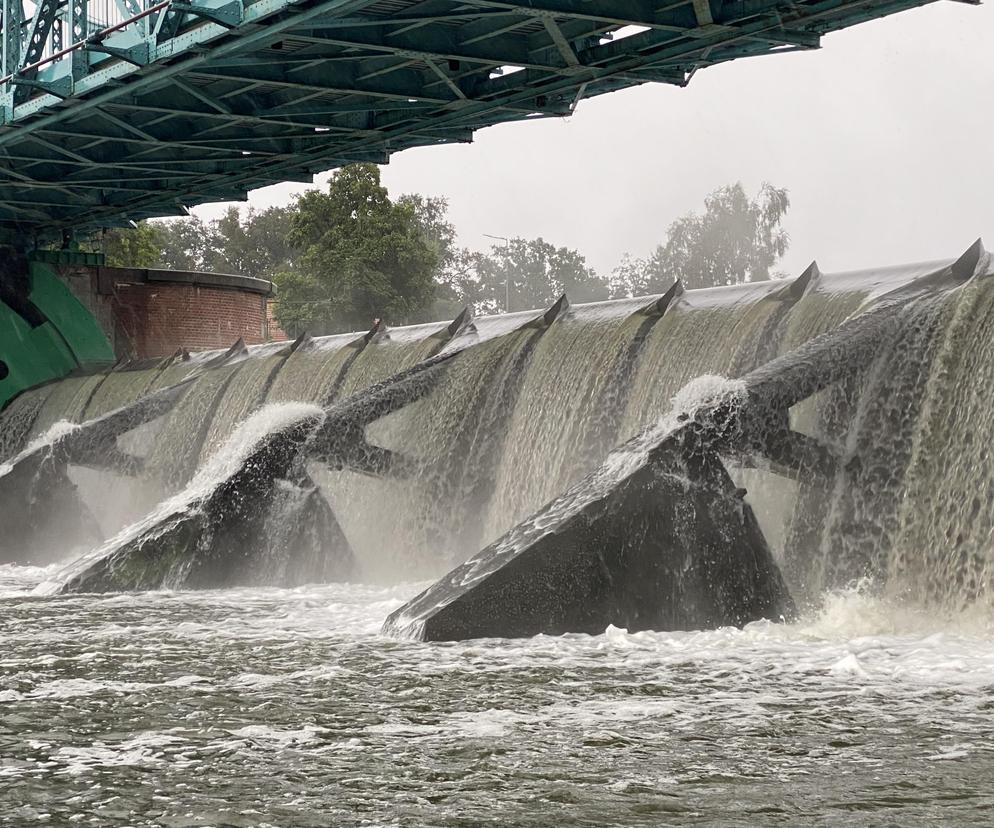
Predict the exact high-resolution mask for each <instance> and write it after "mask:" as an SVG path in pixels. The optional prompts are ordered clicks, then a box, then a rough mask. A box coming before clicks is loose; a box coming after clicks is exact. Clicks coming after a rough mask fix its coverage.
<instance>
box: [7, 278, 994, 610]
mask: <svg viewBox="0 0 994 828" xmlns="http://www.w3.org/2000/svg"><path fill="white" fill-rule="evenodd" d="M948 266H949V263H948V262H940V263H935V262H930V263H924V264H920V265H913V266H907V267H900V268H884V269H878V270H873V271H860V272H853V273H841V274H830V273H820V272H819V271H818V269H817V267H816V266H814V265H812V267H811V268H809V270H808V271H806V272H805V275H804V277H803V278H802V279H801V280H798V281H797V282H796V283H794V284H791V283H788V282H784V281H771V282H761V283H754V284H747V285H739V286H734V287H727V288H713V289H709V290H700V291H687V292H684V293H682V294H680V293H679V292H675V293H673V295H672V296H670V295H669V294H667V297H666V299H665V301H664V302H660V301H657V300H659V297H645V298H641V299H638V300H625V301H620V302H607V303H595V304H591V305H582V306H577V307H574V308H571V309H569V310H568V311H565V310H564V311H562V312H561V313H559V315H558V316H553V317H550V318H548V319H543V317H542V316H541V312H540V311H532V312H528V313H519V314H509V315H504V316H499V317H487V318H482V319H478V320H475V321H474V323H473V324H472V325H471V326H469V327H468V328H464V329H460V332H457V331H455V330H452V329H451V328H452V326H449V328H446V327H445V325H444V324H442V323H439V324H434V325H421V326H411V327H408V328H397V329H391V330H385V329H382V328H378V329H376V330H374V331H371V332H370V333H368V334H365V335H363V334H357V333H354V334H346V335H341V336H331V337H321V338H317V339H307V338H304V339H302V340H300V341H298V342H297V343H295V344H294V345H292V346H291V344H290V343H282V344H278V345H269V346H258V347H254V348H250V349H247V350H246V349H241V350H233V351H232V352H231V353H228V354H221V353H216V352H215V353H211V354H197V355H193V356H192V357H190V356H188V355H179V356H177V357H176V358H174V359H173V360H170V361H166V362H165V363H163V364H160V365H155V366H150V367H149V366H131V367H127V366H126V367H125V368H123V369H118V370H115V371H111V372H109V373H104V374H95V375H92V376H74V377H70V378H67V379H64V380H62V381H59V382H56V383H52V384H50V385H47V386H44V387H41V388H38V389H34V390H32V391H29V392H26V393H24V394H21V395H20V396H19V397H17V398H16V399H15V400H14V401H12V402H11V403H10V404H9V405H8V406H7V408H6V409H5V410H4V411H3V412H0V460H2V459H3V458H4V457H7V458H9V457H11V456H13V455H14V454H16V452H17V451H19V450H20V449H21V448H22V447H23V446H24V445H25V444H26V443H27V441H28V440H30V439H32V438H33V437H37V436H38V435H39V434H42V433H44V432H45V431H46V430H47V429H49V428H50V427H51V426H52V425H53V424H54V423H56V422H58V421H60V420H67V421H69V422H80V421H81V420H85V419H91V418H93V417H95V416H99V415H100V414H104V413H106V412H108V411H111V410H114V409H115V408H117V407H119V406H121V405H127V404H128V403H130V402H133V401H134V400H136V399H138V398H140V397H141V396H142V395H143V394H146V393H148V392H150V391H152V390H155V389H158V388H164V387H167V386H169V385H172V384H173V383H175V382H177V381H179V380H181V379H183V378H185V377H188V376H195V377H196V379H195V380H194V381H193V382H192V385H191V387H190V388H189V390H188V391H187V392H186V394H185V396H184V397H183V398H182V400H181V401H180V402H179V403H178V404H177V405H176V406H175V407H174V408H173V409H172V410H171V411H169V412H168V413H167V414H165V415H163V416H161V417H160V418H158V419H157V420H155V421H153V422H150V423H147V424H145V425H142V426H140V427H139V428H136V429H134V430H133V431H132V432H130V433H128V434H124V435H122V436H121V437H119V439H118V446H119V447H121V448H122V449H123V450H126V451H130V452H132V453H134V454H136V455H139V456H143V457H145V469H144V471H143V472H142V474H141V476H140V478H139V479H138V480H137V481H129V479H128V478H126V477H124V478H122V477H117V478H115V479H116V482H115V483H113V485H112V483H111V482H110V481H109V476H108V475H107V474H105V473H103V472H101V471H94V470H81V469H76V468H74V469H72V470H71V475H72V478H73V480H74V481H75V482H76V483H77V484H78V485H79V487H80V489H81V490H82V493H83V496H84V499H85V500H86V501H87V503H88V504H90V505H91V507H92V509H93V511H94V514H96V515H97V518H98V523H99V524H100V526H101V528H102V529H103V530H104V532H105V533H109V532H111V531H117V530H119V529H120V528H121V526H120V525H119V523H120V517H119V516H118V515H117V514H116V513H114V512H107V513H103V512H101V508H102V507H101V506H100V503H99V501H100V499H101V496H103V497H104V499H106V497H107V493H108V492H113V493H115V494H114V498H115V499H116V498H120V499H121V500H122V501H123V500H127V498H128V497H129V495H128V493H127V492H124V491H123V489H124V488H129V489H134V491H135V492H138V493H141V496H140V497H139V496H138V495H137V494H135V495H134V497H133V499H136V503H138V502H140V503H141V504H143V508H147V507H148V503H149V500H150V498H151V499H152V502H155V498H160V499H161V498H162V497H166V496H169V495H175V494H177V493H178V492H180V491H181V490H182V489H183V487H184V486H186V485H188V484H189V481H190V480H191V479H192V478H194V477H195V476H196V474H197V472H198V470H199V469H202V468H203V467H204V466H205V465H206V464H208V463H211V462H216V461H217V460H216V455H217V453H218V452H219V451H223V450H225V449H223V448H222V447H223V446H224V445H225V444H226V442H227V441H228V440H229V438H230V435H231V434H232V433H233V432H234V431H235V430H236V429H237V427H238V426H239V424H240V423H242V422H244V421H245V420H246V418H248V417H249V416H250V415H252V414H253V412H255V411H257V410H258V409H259V408H260V407H262V406H263V405H265V404H268V403H278V402H296V403H311V404H313V403H317V404H318V405H321V406H328V405H331V404H333V403H334V402H335V401H341V400H345V399H348V398H349V397H351V396H352V395H354V394H356V393H358V392H361V391H363V389H366V388H369V387H371V386H372V385H374V384H375V383H377V382H381V381H383V380H386V379H387V378H389V377H391V376H393V375H395V374H397V373H398V372H400V371H403V370H405V369H407V368H410V367H411V366H414V365H416V364H418V363H420V362H421V361H422V360H425V359H427V358H429V357H431V356H432V355H434V354H436V353H438V352H439V351H441V350H443V349H447V348H451V349H464V350H462V351H461V352H460V353H459V354H458V355H457V356H455V357H453V358H452V360H451V365H450V367H449V368H448V369H447V371H446V373H445V374H444V375H443V377H442V379H441V381H440V382H439V384H438V385H437V386H436V387H434V389H433V390H431V391H430V393H428V394H427V396H425V397H424V398H423V399H420V400H419V401H417V402H414V403H412V404H410V405H409V406H407V407H404V408H402V409H400V410H398V411H396V412H394V413H393V414H390V415H389V416H386V417H383V418H382V419H379V420H376V421H374V422H373V423H372V424H371V425H370V426H369V427H368V429H367V431H366V434H367V438H368V439H369V441H370V442H371V443H372V444H373V445H375V446H379V447H382V448H385V449H389V450H392V451H394V452H396V453H398V455H400V456H401V457H402V458H403V459H404V464H403V465H404V468H406V469H407V470H408V471H409V475H408V476H400V477H390V476H388V477H385V478H380V477H374V476H371V475H370V474H368V473H363V472H359V471H355V470H348V469H342V470H339V469H333V468H328V467H325V466H322V465H321V464H317V463H314V462H311V463H310V464H309V466H308V469H307V471H308V473H309V475H310V479H312V480H313V481H314V482H315V483H316V484H318V486H319V490H320V496H322V497H324V498H325V500H326V501H327V503H328V504H330V506H331V509H332V511H333V513H334V517H335V518H336V519H337V521H338V522H339V523H340V525H341V528H342V531H344V533H345V535H346V536H347V538H348V541H349V543H350V544H351V546H352V547H353V549H354V550H355V553H356V556H357V562H356V563H357V567H358V572H357V576H356V577H358V578H360V579H362V580H370V581H391V580H398V579H407V578H413V577H428V576H434V575H438V574H441V573H442V572H443V571H445V570H447V569H449V568H451V567H452V566H453V565H455V564H458V563H460V562H462V561H464V560H465V559H467V558H468V557H469V556H471V555H473V554H475V553H476V552H477V550H479V549H480V548H481V547H482V546H484V545H486V544H487V543H489V542H491V541H493V540H495V539H496V538H498V537H499V536H500V535H502V534H503V533H505V532H506V531H507V530H508V529H510V528H511V527H513V526H514V525H515V524H517V523H519V522H520V521H521V520H523V519H524V518H526V517H527V516H529V515H531V514H533V513H534V512H536V511H537V510H538V509H540V508H541V507H542V506H543V505H544V504H546V503H548V502H550V501H551V500H553V499H554V498H555V497H557V496H558V495H560V494H561V493H562V492H563V491H564V490H566V489H567V488H569V487H570V486H571V485H573V484H574V483H576V481H577V480H578V479H580V478H581V477H582V476H584V475H585V474H587V473H588V472H590V471H591V470H592V469H593V468H595V467H596V466H597V465H598V464H599V463H601V462H602V461H603V460H604V458H605V457H606V456H607V454H608V452H609V451H610V450H611V449H612V448H613V447H614V446H616V445H617V444H619V443H621V442H623V441H624V440H626V439H629V438H630V437H632V436H633V435H635V434H637V433H639V432H640V431H641V430H642V429H643V428H645V427H646V426H647V425H649V424H651V423H653V422H656V421H657V420H659V418H660V417H662V416H664V415H666V414H667V413H668V412H669V411H670V410H671V408H672V401H673V399H674V397H675V396H676V395H677V394H678V392H680V390H681V389H683V388H684V387H685V386H686V385H687V384H688V383H690V382H691V381H692V380H694V379H695V378H697V377H700V376H702V375H716V376H723V377H727V378H735V377H739V376H742V375H744V374H746V373H748V372H749V371H751V370H753V369H755V368H757V367H758V366H760V365H763V364H765V363H766V362H768V361H769V360H770V359H772V358H774V357H776V356H777V355H782V354H787V353H789V352H791V351H792V350H794V349H796V348H797V347H798V346H800V345H802V344H804V343H805V342H807V341H809V340H811V339H812V338H814V337H816V336H818V335H819V334H822V333H825V332H827V331H831V330H834V329H835V328H837V327H838V326H839V325H840V324H841V323H843V322H844V321H845V320H847V319H849V318H850V317H852V316H854V315H856V314H859V313H862V312H864V311H866V310H867V309H868V308H872V307H874V305H875V303H877V302H879V301H880V300H881V298H882V297H885V296H887V295H890V294H891V293H893V292H894V291H897V290H903V289H905V288H906V287H907V286H909V285H915V284H918V282H919V281H920V280H921V279H923V278H924V277H927V276H928V274H931V273H935V272H937V271H939V270H941V269H942V268H948ZM905 314H906V319H905V324H904V325H903V327H902V328H901V333H900V334H899V335H898V336H897V337H896V338H895V339H894V341H893V342H891V343H890V345H889V347H888V348H886V349H885V351H884V352H883V353H881V354H880V355H879V356H878V357H877V358H876V359H875V361H874V362H873V363H872V364H871V365H868V366H866V367H865V370H863V371H862V372H861V373H860V374H859V375H858V376H856V377H855V378H852V379H849V380H847V381H846V382H842V383H837V384H835V385H833V386H831V387H828V388H826V389H825V390H823V391H821V392H819V393H816V394H814V395H812V396H811V397H809V398H808V399H807V400H805V401H804V402H802V403H800V404H798V405H796V406H794V407H793V408H792V409H791V411H790V424H791V427H792V428H793V429H794V430H796V431H797V432H800V433H802V434H805V435H808V436H809V437H811V438H815V439H817V440H819V441H821V442H822V444H823V445H824V446H826V447H827V448H828V449H829V450H830V451H831V452H834V453H835V455H836V456H837V461H836V465H835V466H834V467H833V468H832V469H830V470H826V469H815V468H812V469H802V470H801V471H800V472H797V473H794V474H791V475H787V476H784V474H783V472H782V470H781V472H780V473H778V474H775V473H774V470H773V469H772V468H771V467H769V466H768V465H767V464H764V463H763V462H752V461H746V460H743V459H742V458H729V459H728V461H727V463H728V466H729V471H730V473H731V474H732V476H733V478H734V479H735V480H736V483H737V484H738V485H740V486H742V487H743V488H745V489H746V490H747V492H748V494H747V495H746V499H747V501H748V502H749V503H750V504H751V505H752V507H753V508H754V510H755V512H756V515H757V518H758V520H759V522H760V524H761V526H762V528H763V531H764V533H765V534H766V536H767V539H768V540H769V542H770V546H771V548H772V549H773V550H774V553H775V555H776V557H777V558H778V559H779V560H780V562H781V564H782V566H783V567H784V574H785V577H786V578H787V581H788V584H789V586H790V588H791V590H792V591H794V592H795V594H796V595H797V596H798V597H799V598H800V599H801V600H806V599H807V600H816V599H817V598H818V596H819V595H820V594H821V592H822V591H823V590H824V589H829V588H835V587H839V586H843V585H845V584H846V583H848V582H849V581H851V580H853V579H857V578H864V577H866V578H870V579H873V580H875V581H876V582H877V583H878V585H879V587H880V588H881V589H886V590H889V591H892V592H893V593H894V594H895V595H901V596H906V597H910V598H913V599H915V600H917V601H923V602H936V603H938V604H942V605H944V606H957V605H960V604H962V603H964V602H968V601H973V600H977V599H982V600H987V599H986V597H985V596H986V595H987V594H988V593H989V591H990V589H991V586H992V583H991V580H992V577H994V553H992V550H991V546H992V544H991V540H990V538H991V536H992V534H994V512H992V511H991V509H990V503H991V500H992V495H994V463H992V462H991V458H990V457H989V452H990V451H992V450H991V449H990V448H989V447H990V446H991V445H994V403H992V397H991V394H992V391H991V389H992V388H994V344H992V343H994V280H990V279H987V278H980V279H975V280H973V281H972V282H970V283H969V284H967V285H966V286H965V287H963V288H961V289H958V290H955V291H952V292H946V293H928V292H927V291H926V292H925V293H924V294H923V295H922V296H921V297H920V298H919V299H917V300H915V301H914V302H912V303H911V304H909V305H908V307H907V309H906V311H905ZM453 335H455V336H456V339H455V340H452V341H451V342H450V341H449V340H450V338H451V337H452V336H453ZM114 486H117V487H120V488H119V489H117V488H114ZM317 496H319V495H318V494H317V493H315V492H314V491H313V489H308V488H306V487H303V488H298V489H294V490H292V491H291V490H289V489H288V490H287V494H286V500H287V508H286V510H285V511H286V513H287V514H295V513H296V511H299V510H300V509H301V508H303V505H302V504H305V503H306V502H308V498H314V497H317ZM137 508H139V507H138V506H137V505H135V506H133V507H130V510H128V509H126V510H124V511H125V512H127V513H128V514H132V513H133V512H134V511H135V509H137ZM295 510H296V511H295ZM133 517H134V515H133V514H132V519H133ZM274 531H275V530H274ZM274 537H275V535H274ZM277 565H278V564H276V563H274V566H277Z"/></svg>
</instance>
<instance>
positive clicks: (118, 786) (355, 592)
mask: <svg viewBox="0 0 994 828" xmlns="http://www.w3.org/2000/svg"><path fill="white" fill-rule="evenodd" d="M47 574H50V573H46V571H45V570H39V569H31V568H27V567H10V566H8V567H3V568H0V594H2V596H3V597H2V598H0V600H2V607H3V611H2V613H0V640H2V641H3V643H4V644H3V650H2V652H0V710H2V724H0V825H11V826H15V825H16V826H21V825H35V824H40V825H99V826H125V825H129V826H263V825H274V826H276V825H278V826H342V827H343V828H344V826H360V825H367V826H373V825H384V826H385V825H403V826H473V825H483V824H491V825H509V826H510V825H515V826H517V825H520V826H552V825H560V826H565V825H578V826H579V825H584V826H614V825H626V826H627V825H645V826H664V825H743V826H756V825H777V824H792V825H796V824H804V825H840V824H846V825H881V826H883V825H910V824H915V823H917V824H922V825H976V824H980V823H985V822H987V821H988V820H990V819H991V818H992V814H994V793H992V791H991V788H990V780H991V778H992V775H994V626H992V625H991V622H990V621H989V620H988V619H986V618H984V617H982V616H971V615H969V614H960V615H957V616H954V617H947V618H944V619H939V618H936V617H934V616H930V615H925V614H920V613H917V612H913V611H909V610H902V609H900V608H898V607H894V606H889V605H887V604H886V603H882V602H880V601H879V600H876V599H872V598H869V597H867V596H866V595H864V594H862V593H861V592H859V591H857V590H851V591H848V592H841V593H837V594H833V595H831V596H829V597H827V598H826V599H825V601H824V604H823V606H821V607H820V608H818V609H816V610H814V611H812V612H811V613H809V614H808V615H807V616H806V617H805V618H803V619H802V620H801V621H799V622H798V623H796V624H791V625H776V624H769V623H765V622H763V623H756V624H752V625H749V626H748V627H746V628H745V629H744V630H737V629H721V630H716V631H712V632H686V633H639V634H635V635H630V634H628V633H626V632H624V631H623V630H617V629H613V628H611V629H608V630H607V631H606V632H605V633H604V634H603V635H599V636H594V637H590V636H581V635H575V636H563V637H559V638H550V637H541V636H540V637H538V638H534V639H528V640H520V641H508V640H480V641H473V642H468V643H461V644H448V645H438V644H433V645H427V644H418V643H413V642H407V641H398V640H392V639H387V638H384V637H382V636H381V635H380V634H379V628H380V625H381V623H382V621H383V618H384V617H385V616H386V615H387V613H388V612H389V611H391V610H393V609H395V608H396V607H398V606H399V605H400V604H401V603H402V602H403V601H404V600H405V599H407V598H409V597H411V596H412V595H413V594H414V593H415V592H417V591H418V590H419V589H420V588H421V587H423V586H424V584H410V585H402V586H394V587H362V586H355V585H352V586H344V585H336V586H324V587H309V588H301V589H297V590H250V589H237V590H226V591H218V592H187V593H169V592H164V593H146V594H141V595H113V596H92V595H91V596H75V597H61V598H38V597H33V596H32V595H31V594H30V592H31V588H32V585H33V584H34V583H35V582H37V581H40V580H42V579H44V578H45V577H46V575H47Z"/></svg>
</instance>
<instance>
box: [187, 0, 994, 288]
mask: <svg viewBox="0 0 994 828" xmlns="http://www.w3.org/2000/svg"><path fill="white" fill-rule="evenodd" d="M822 44H823V45H822V48H821V49H820V50H818V51H813V52H806V53H796V54H788V55H777V56H769V57H760V58H749V59H746V60H739V61H735V62H733V63H730V64H725V65H723V66H718V67H713V68H710V69H705V70H702V71H701V72H699V73H697V75H695V76H694V78H693V80H692V81H691V83H690V85H689V86H687V87H686V88H685V89H678V88H675V87H671V86H664V85H661V84H659V85H656V84H652V85H645V86H642V87H639V88H635V89H629V90H626V91H622V92H615V93H612V94H609V95H605V96H602V97H599V98H596V99H593V100H588V101H583V102H582V103H581V104H580V106H579V107H578V108H577V111H576V113H575V114H574V115H573V116H572V117H570V118H567V119H562V120H558V119H556V120H547V121H540V122H536V123H521V124H510V125H504V126H498V127H493V128H490V129H485V130H481V131H480V132H478V133H477V134H476V138H475V141H474V143H473V144H468V145H456V146H447V147H432V148H425V149H413V150H407V151H405V152H403V153H399V154H397V155H394V156H393V158H392V160H391V162H390V164H389V165H388V166H387V167H384V169H383V180H384V183H385V184H386V185H387V187H388V188H389V190H390V193H391V195H399V194H401V193H404V192H420V193H425V194H426V195H438V196H444V197H445V198H447V199H448V200H449V213H450V219H451V220H452V222H453V223H454V224H455V226H456V229H457V231H458V233H459V237H460V241H461V243H462V244H464V245H467V246H470V247H475V248H478V249H482V248H486V247H487V246H489V245H490V244H492V242H491V241H490V240H489V239H487V238H485V236H484V235H483V234H485V233H490V234H493V235H498V236H523V237H526V238H532V237H535V236H542V237H543V238H545V239H546V240H548V241H550V242H553V243H555V244H557V245H565V246H568V247H574V248H576V249H578V250H579V251H581V252H582V253H583V254H584V255H586V257H587V260H588V261H589V262H590V264H592V265H593V266H594V267H596V268H597V269H598V271H599V272H601V273H605V274H606V273H607V272H609V271H610V270H611V269H612V268H613V267H614V266H615V264H617V262H618V260H619V259H620V258H621V256H622V254H623V253H625V252H626V251H627V252H630V253H632V254H633V255H637V256H639V255H646V254H647V253H649V252H650V251H651V250H652V248H653V247H655V245H656V244H657V243H659V242H661V241H663V240H664V238H665V232H666V228H667V226H668V225H669V223H670V222H671V221H672V220H673V219H674V218H676V217H677V216H680V215H682V214H684V213H686V212H689V211H690V210H698V209H700V208H701V206H702V204H703V199H704V196H705V195H706V194H707V193H708V192H710V191H711V190H713V189H714V188H716V187H719V186H721V185H723V184H727V183H732V182H735V181H739V180H741V181H742V182H743V184H744V185H745V186H746V188H747V190H748V191H749V192H750V193H753V192H755V190H757V189H758V187H759V186H760V184H761V183H762V182H763V181H769V182H771V183H773V184H775V185H777V186H779V187H786V188H787V189H788V190H789V191H790V197H791V208H790V212H789V213H788V215H787V218H786V221H785V226H786V228H787V230H788V231H789V233H790V236H791V247H790V251H789V252H788V254H787V256H786V258H785V259H784V263H783V269H785V270H787V271H788V272H794V273H799V272H800V271H801V270H803V268H804V267H805V266H806V265H807V264H808V262H810V261H811V260H812V259H817V260H818V263H819V265H820V266H821V268H822V270H825V271H831V270H844V269H851V268H858V267H864V266H871V265H876V264H897V263H900V262H908V261H917V260H922V259H932V258H945V257H951V256H956V255H958V254H959V252H961V251H962V250H963V249H965V248H966V247H967V246H968V245H969V244H970V243H971V242H972V241H973V240H974V239H975V238H977V237H978V236H983V235H986V241H987V246H988V248H989V249H991V248H994V5H988V6H980V7H975V6H970V5H965V4H961V3H956V2H949V0H942V2H937V3H932V4H930V5H928V6H925V7H924V8H920V9H914V10H911V11H906V12H902V13H900V14H897V15H893V16H891V17H887V18H884V19H883V20H879V21H876V22H872V23H864V24H862V25H859V26H855V27H854V28H851V29H848V30H846V31H843V32H839V33H836V34H833V35H829V36H828V37H826V38H823V40H822ZM326 180H327V175H325V176H321V177H320V178H319V179H318V181H319V182H320V183H322V184H323V182H325V181H326ZM303 189H304V187H303V186H302V185H281V186H276V187H267V188H265V189H262V190H257V191H255V192H254V193H252V194H251V195H250V198H249V204H250V205H253V206H255V207H258V208H263V207H268V206H271V205H274V204H284V203H286V202H287V201H289V200H290V198H291V196H292V194H294V193H296V192H300V191H302V190H303ZM221 209H222V208H221V207H218V206H205V207H201V208H198V209H197V211H196V212H197V213H198V214H199V215H201V216H202V217H205V218H208V217H213V216H215V215H217V214H218V213H219V212H220V210H221Z"/></svg>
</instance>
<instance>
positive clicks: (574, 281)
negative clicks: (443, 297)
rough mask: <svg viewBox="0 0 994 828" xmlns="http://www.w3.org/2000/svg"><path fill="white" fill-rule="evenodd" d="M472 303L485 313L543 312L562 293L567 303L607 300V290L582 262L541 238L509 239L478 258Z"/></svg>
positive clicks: (568, 250)
mask: <svg viewBox="0 0 994 828" xmlns="http://www.w3.org/2000/svg"><path fill="white" fill-rule="evenodd" d="M474 265H475V269H476V280H475V282H476V284H475V288H476V290H475V293H476V296H475V298H476V303H477V304H478V305H480V306H482V308H483V309H485V310H488V311H502V312H510V311H519V310H527V309H529V308H541V307H545V306H546V305H549V304H551V303H552V302H554V301H555V300H556V299H557V298H558V297H559V296H561V295H562V294H563V293H565V294H566V295H567V296H568V297H569V299H570V301H571V302H574V303H578V302H593V301H596V300H599V299H606V298H607V296H608V286H607V284H606V283H605V281H604V280H603V279H601V278H600V277H598V276H597V274H596V273H595V272H594V270H593V268H591V267H589V266H588V265H587V261H586V259H585V258H584V257H583V256H582V255H581V254H580V253H578V252H577V251H575V250H571V249H569V248H567V247H556V246H555V245H553V244H550V243H549V242H547V241H545V239H541V238H538V239H531V240H526V239H520V238H515V239H510V240H509V241H508V242H507V244H505V245H494V246H493V247H492V248H491V250H490V253H489V254H488V255H486V256H478V257H477V258H476V260H475V262H474Z"/></svg>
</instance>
